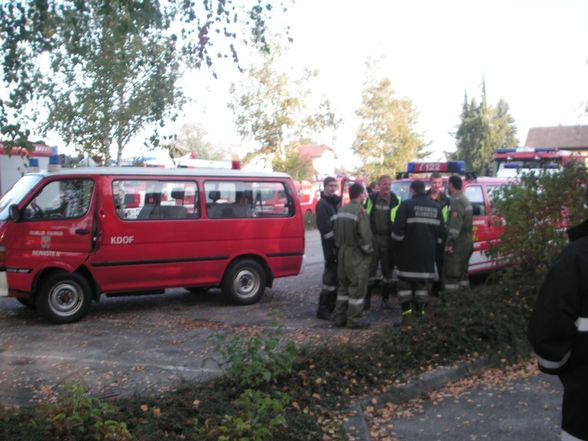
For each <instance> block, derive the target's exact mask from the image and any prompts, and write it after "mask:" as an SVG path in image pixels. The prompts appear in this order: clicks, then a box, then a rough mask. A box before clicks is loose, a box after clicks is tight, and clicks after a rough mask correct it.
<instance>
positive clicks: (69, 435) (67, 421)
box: [51, 384, 132, 441]
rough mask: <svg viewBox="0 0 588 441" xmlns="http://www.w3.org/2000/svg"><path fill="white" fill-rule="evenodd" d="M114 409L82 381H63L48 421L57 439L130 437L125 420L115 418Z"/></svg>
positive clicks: (122, 440)
mask: <svg viewBox="0 0 588 441" xmlns="http://www.w3.org/2000/svg"><path fill="white" fill-rule="evenodd" d="M117 413H118V412H117V410H116V409H115V408H114V407H113V406H111V405H110V404H108V403H107V402H105V401H103V400H100V399H98V398H96V397H92V396H90V395H88V394H87V393H86V389H85V387H84V386H82V385H81V384H66V385H65V395H64V396H63V397H62V398H61V399H60V400H59V402H58V403H57V405H56V407H55V409H54V413H53V415H52V416H51V423H52V426H53V430H54V431H55V433H56V435H57V436H58V438H59V439H64V440H66V439H72V440H74V439H75V440H79V441H82V440H112V441H126V440H130V439H131V438H132V437H131V434H130V433H129V431H128V430H127V426H126V424H125V423H124V422H120V421H118V420H117V419H116V417H117Z"/></svg>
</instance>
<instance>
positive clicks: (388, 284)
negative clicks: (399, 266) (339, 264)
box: [364, 175, 400, 309]
mask: <svg viewBox="0 0 588 441" xmlns="http://www.w3.org/2000/svg"><path fill="white" fill-rule="evenodd" d="M391 186H392V178H391V177H390V176H388V175H383V176H381V177H380V179H379V180H378V187H379V191H378V192H376V193H373V194H371V195H370V196H369V197H368V198H367V199H366V200H365V204H364V205H365V209H366V211H367V214H368V216H369V218H370V226H371V229H372V234H373V241H374V253H373V254H372V261H371V263H370V272H369V278H368V291H367V296H366V298H365V309H369V308H370V303H371V302H370V300H371V296H372V291H373V289H374V287H375V286H376V273H377V271H378V265H380V266H381V269H382V285H381V286H382V308H383V309H390V308H391V307H392V306H391V305H390V293H391V291H392V289H393V280H392V271H393V270H394V261H393V255H392V252H391V238H390V235H391V234H392V225H393V223H394V215H395V213H396V210H397V209H398V206H399V204H400V201H399V199H398V197H396V195H395V194H394V192H392V191H391V190H390V187H391Z"/></svg>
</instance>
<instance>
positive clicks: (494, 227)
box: [392, 161, 514, 274]
mask: <svg viewBox="0 0 588 441" xmlns="http://www.w3.org/2000/svg"><path fill="white" fill-rule="evenodd" d="M433 172H439V173H448V174H461V175H464V179H463V184H464V188H463V193H464V195H465V196H466V197H467V198H468V199H469V200H470V202H471V203H472V209H473V214H474V219H473V235H474V253H473V254H472V257H471V259H470V263H469V273H470V274H481V273H485V272H488V271H491V270H493V269H496V268H497V263H496V262H493V261H492V260H491V259H490V257H489V256H488V255H487V251H488V250H489V249H490V248H491V247H493V246H494V245H496V244H497V243H498V241H499V240H500V236H501V234H502V232H503V231H504V227H503V226H502V222H500V219H499V218H498V217H497V216H496V215H495V214H493V212H492V194H493V192H494V190H496V189H497V188H498V187H500V186H502V185H506V184H511V183H513V182H514V181H512V180H510V179H507V178H497V177H476V176H474V175H471V174H466V173H465V165H464V162H463V161H450V162H410V163H409V164H408V167H407V171H406V172H404V173H401V174H400V176H399V177H400V179H397V180H395V181H394V182H393V183H392V191H393V192H394V193H395V194H397V195H398V196H399V197H400V198H402V200H404V199H406V198H408V197H409V195H410V191H409V187H410V183H411V182H412V181H414V180H415V179H420V180H422V181H425V185H426V186H427V188H428V187H429V180H430V178H429V176H430V174H431V173H433ZM409 175H410V176H411V177H409ZM447 179H448V177H447V176H444V177H443V182H444V184H445V191H447Z"/></svg>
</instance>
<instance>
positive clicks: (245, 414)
mask: <svg viewBox="0 0 588 441" xmlns="http://www.w3.org/2000/svg"><path fill="white" fill-rule="evenodd" d="M289 402H290V397H289V396H288V395H287V394H283V393H280V392H274V393H273V394H268V393H265V392H262V391H258V390H252V389H247V390H245V391H244V392H243V393H242V394H241V395H240V396H239V398H238V399H237V401H236V405H237V409H238V413H237V414H233V415H230V414H227V415H225V416H224V417H223V420H222V424H221V425H220V426H219V431H220V433H221V435H220V436H219V437H218V440H219V441H230V440H243V441H266V440H271V439H272V436H273V434H274V432H275V430H276V429H278V428H280V427H286V418H285V417H284V412H285V410H286V408H285V406H286V405H287V404H289Z"/></svg>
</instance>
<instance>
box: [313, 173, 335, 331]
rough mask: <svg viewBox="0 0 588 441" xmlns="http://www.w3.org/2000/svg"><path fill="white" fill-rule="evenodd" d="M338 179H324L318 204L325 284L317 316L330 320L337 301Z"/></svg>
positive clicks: (317, 214)
mask: <svg viewBox="0 0 588 441" xmlns="http://www.w3.org/2000/svg"><path fill="white" fill-rule="evenodd" d="M337 187H338V185H337V180H336V179H335V178H333V177H331V176H328V177H326V178H325V179H324V181H323V191H322V192H321V198H320V200H319V201H318V202H317V204H316V225H317V227H318V230H319V232H320V234H321V245H322V247H323V256H324V258H325V268H324V270H323V286H322V289H321V293H320V295H319V304H318V310H317V312H316V316H317V317H318V318H319V319H322V320H330V319H331V314H332V313H333V311H334V310H335V303H336V301H337V246H336V245H335V233H334V232H333V225H334V224H335V217H336V215H337V209H338V208H339V204H340V203H341V198H340V197H339V196H337V194H336V192H337Z"/></svg>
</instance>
